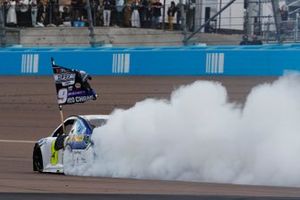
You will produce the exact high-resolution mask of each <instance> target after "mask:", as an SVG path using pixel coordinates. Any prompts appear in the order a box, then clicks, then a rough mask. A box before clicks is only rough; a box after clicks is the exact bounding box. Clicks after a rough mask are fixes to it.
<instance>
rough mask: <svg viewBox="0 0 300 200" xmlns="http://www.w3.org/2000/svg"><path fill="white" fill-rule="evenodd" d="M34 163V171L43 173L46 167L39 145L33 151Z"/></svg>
mask: <svg viewBox="0 0 300 200" xmlns="http://www.w3.org/2000/svg"><path fill="white" fill-rule="evenodd" d="M32 161H33V163H32V164H33V171H38V172H43V169H44V166H43V156H42V152H41V148H40V147H39V145H38V144H35V145H34V149H33V155H32Z"/></svg>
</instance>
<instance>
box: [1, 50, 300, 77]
mask: <svg viewBox="0 0 300 200" xmlns="http://www.w3.org/2000/svg"><path fill="white" fill-rule="evenodd" d="M299 53H300V45H297V44H288V45H257V46H256V45H253V46H190V47H137V48H117V47H115V48H112V47H110V48H105V47H101V48H50V47H49V48H3V49H0V60H1V62H0V75H52V70H51V63H50V58H51V57H54V58H55V61H56V62H57V64H58V65H62V66H65V67H69V68H76V69H81V70H85V71H87V72H89V73H90V74H92V75H110V76H115V75H117V76H120V75H121V76H124V75H130V76H131V75H133V76H135V75H157V76H161V75H170V76H171V75H199V76H202V75H203V76H207V75H228V76H229V75H230V76H231V75H233V76H279V75H282V74H283V73H284V72H285V71H286V70H296V71H300V64H299V63H300V57H299V56H298V55H299Z"/></svg>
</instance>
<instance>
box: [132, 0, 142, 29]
mask: <svg viewBox="0 0 300 200" xmlns="http://www.w3.org/2000/svg"><path fill="white" fill-rule="evenodd" d="M139 5H140V4H139V0H133V2H132V5H131V9H132V14H131V26H132V27H137V28H140V27H141V22H140V14H139V10H138V9H139Z"/></svg>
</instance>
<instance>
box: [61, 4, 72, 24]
mask: <svg viewBox="0 0 300 200" xmlns="http://www.w3.org/2000/svg"><path fill="white" fill-rule="evenodd" d="M61 21H62V24H63V25H64V26H71V13H70V11H69V8H68V7H66V6H64V7H63V12H62V13H61Z"/></svg>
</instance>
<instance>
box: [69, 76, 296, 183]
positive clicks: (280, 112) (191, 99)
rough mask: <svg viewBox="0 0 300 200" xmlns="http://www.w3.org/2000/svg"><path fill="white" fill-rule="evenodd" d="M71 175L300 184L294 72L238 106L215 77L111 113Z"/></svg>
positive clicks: (254, 92) (259, 88) (254, 91)
mask: <svg viewBox="0 0 300 200" xmlns="http://www.w3.org/2000/svg"><path fill="white" fill-rule="evenodd" d="M92 140H93V141H94V144H95V145H94V152H95V155H96V156H95V159H94V160H93V162H91V163H89V165H88V166H87V167H86V168H84V169H83V168H80V170H77V171H73V174H77V175H92V176H105V177H127V178H138V179H139V178H143V179H163V180H186V181H199V182H217V183H236V184H255V185H280V186H300V178H299V177H300V156H299V153H300V76H299V75H295V74H294V75H287V76H284V77H281V78H279V79H278V80H276V81H275V82H273V83H265V84H262V85H258V86H256V87H254V88H253V89H252V91H251V92H250V94H249V95H248V97H247V99H246V102H245V104H244V105H239V104H236V103H231V102H229V101H228V96H227V91H226V89H225V88H224V87H223V86H222V85H221V83H218V82H209V81H197V82H195V83H193V84H191V85H186V86H181V87H180V88H179V89H177V90H175V91H174V92H173V93H172V94H171V97H170V100H165V99H162V100H159V99H146V100H144V101H141V102H138V103H136V104H135V105H134V106H133V107H132V108H129V109H127V110H121V109H118V110H115V111H114V112H113V113H112V114H111V116H110V120H109V121H108V122H107V124H106V125H105V126H103V127H100V128H97V129H95V130H94V134H93V137H92Z"/></svg>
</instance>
